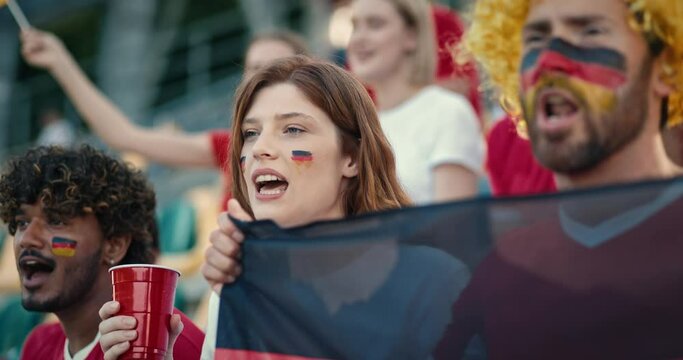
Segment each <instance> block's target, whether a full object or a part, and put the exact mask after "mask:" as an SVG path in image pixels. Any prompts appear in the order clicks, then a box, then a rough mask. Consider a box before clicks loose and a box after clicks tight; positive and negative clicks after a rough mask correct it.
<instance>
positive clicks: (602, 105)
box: [521, 39, 627, 117]
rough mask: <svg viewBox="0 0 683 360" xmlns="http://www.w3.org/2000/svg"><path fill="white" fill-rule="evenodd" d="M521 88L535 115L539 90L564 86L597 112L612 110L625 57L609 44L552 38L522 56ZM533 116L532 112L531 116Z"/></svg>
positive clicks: (622, 78)
mask: <svg viewBox="0 0 683 360" xmlns="http://www.w3.org/2000/svg"><path fill="white" fill-rule="evenodd" d="M521 71H522V92H523V96H524V107H525V110H526V113H527V115H534V114H533V113H534V111H533V110H534V105H535V103H536V97H537V94H538V92H539V91H540V90H542V89H544V88H549V87H560V88H565V89H567V90H569V91H570V92H572V93H573V94H574V95H575V96H576V97H577V98H578V100H579V101H581V102H583V103H584V104H586V105H587V106H588V107H589V108H590V110H592V111H594V112H596V113H604V112H607V111H609V110H612V109H613V108H614V106H615V105H616V93H615V92H616V90H617V89H618V88H620V87H621V86H623V85H624V84H625V83H626V79H627V77H626V58H625V57H624V56H623V55H622V54H621V53H619V52H617V51H615V50H612V49H608V48H587V47H579V46H574V45H572V44H570V43H568V42H566V41H564V40H562V39H553V40H551V41H550V43H549V44H548V46H547V47H545V48H540V49H533V50H531V51H529V52H528V53H527V54H526V55H525V56H524V58H523V59H522V64H521ZM532 117H533V116H532Z"/></svg>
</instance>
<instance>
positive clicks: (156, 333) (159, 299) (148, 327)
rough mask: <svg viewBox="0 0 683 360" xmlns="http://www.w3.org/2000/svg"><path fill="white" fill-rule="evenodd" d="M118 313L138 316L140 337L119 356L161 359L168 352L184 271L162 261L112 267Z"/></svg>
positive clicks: (123, 357) (136, 317) (137, 327)
mask: <svg viewBox="0 0 683 360" xmlns="http://www.w3.org/2000/svg"><path fill="white" fill-rule="evenodd" d="M109 272H110V273H111V283H112V286H113V288H114V293H113V297H114V300H116V301H118V302H119V304H120V305H121V308H120V309H119V313H118V314H117V315H127V316H133V317H135V319H136V320H137V326H136V328H135V330H136V331H137V332H138V337H137V338H136V339H135V341H133V342H131V347H130V348H129V349H128V351H126V352H125V353H124V354H123V355H122V356H121V357H120V358H119V359H159V360H162V359H163V358H164V356H165V355H166V348H167V347H168V334H169V331H170V321H171V315H172V314H173V300H174V298H175V288H176V284H177V282H178V277H179V276H180V272H178V271H177V270H173V269H171V268H167V267H164V266H158V265H149V264H130V265H120V266H114V267H112V268H111V269H109Z"/></svg>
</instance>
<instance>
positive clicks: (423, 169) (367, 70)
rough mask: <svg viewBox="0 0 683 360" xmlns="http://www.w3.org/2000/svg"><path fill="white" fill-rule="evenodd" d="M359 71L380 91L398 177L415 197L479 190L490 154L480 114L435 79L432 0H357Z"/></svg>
mask: <svg viewBox="0 0 683 360" xmlns="http://www.w3.org/2000/svg"><path fill="white" fill-rule="evenodd" d="M352 12H353V28H354V29H353V33H352V36H351V41H350V43H349V47H348V56H349V63H350V65H351V69H352V71H353V72H354V73H355V74H356V75H357V76H358V77H359V78H360V79H361V80H362V81H363V82H365V83H366V84H367V85H368V86H370V87H371V88H372V90H373V91H374V94H375V100H376V104H377V107H378V110H379V116H380V122H381V124H382V128H383V130H384V132H385V134H386V136H387V138H388V139H389V142H390V143H391V145H392V147H393V150H394V153H395V155H396V168H397V171H398V175H399V180H400V181H401V183H402V184H403V186H404V188H405V189H406V190H407V192H408V195H409V196H410V197H411V198H412V200H413V201H414V202H415V203H418V204H424V203H431V202H441V201H450V200H457V199H463V198H468V197H472V196H474V195H476V193H477V189H478V174H480V173H481V167H482V163H483V157H484V142H483V137H482V135H481V129H480V126H479V121H478V119H477V117H476V114H475V113H474V110H473V109H472V107H471V105H470V104H469V103H468V102H467V100H466V99H465V98H463V97H462V96H460V95H458V94H455V93H451V92H449V91H447V90H445V89H442V88H439V87H437V86H435V85H433V84H432V83H433V74H434V69H435V66H436V45H435V35H434V27H433V24H432V20H431V13H430V8H429V4H428V2H427V0H354V1H353V3H352Z"/></svg>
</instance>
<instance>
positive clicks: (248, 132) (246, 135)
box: [242, 130, 258, 140]
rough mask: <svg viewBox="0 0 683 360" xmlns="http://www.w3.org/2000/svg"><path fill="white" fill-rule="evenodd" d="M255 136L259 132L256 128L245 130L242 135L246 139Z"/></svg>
mask: <svg viewBox="0 0 683 360" xmlns="http://www.w3.org/2000/svg"><path fill="white" fill-rule="evenodd" d="M254 136H258V132H257V131H256V130H245V131H243V132H242V137H244V139H245V140H246V139H249V138H252V137H254Z"/></svg>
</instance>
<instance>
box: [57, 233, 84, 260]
mask: <svg viewBox="0 0 683 360" xmlns="http://www.w3.org/2000/svg"><path fill="white" fill-rule="evenodd" d="M76 245H78V243H77V242H76V241H74V240H70V239H66V238H60V237H56V236H55V237H53V238H52V253H53V254H54V255H56V256H64V257H72V256H74V255H76Z"/></svg>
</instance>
